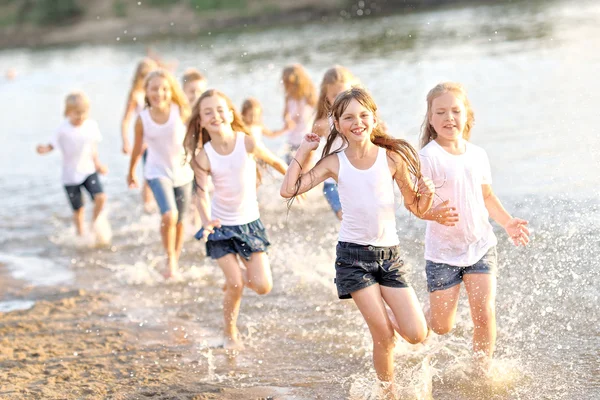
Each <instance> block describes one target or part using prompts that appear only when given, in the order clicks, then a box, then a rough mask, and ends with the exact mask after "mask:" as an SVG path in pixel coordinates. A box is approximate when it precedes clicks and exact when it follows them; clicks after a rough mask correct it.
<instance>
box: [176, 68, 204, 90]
mask: <svg viewBox="0 0 600 400" xmlns="http://www.w3.org/2000/svg"><path fill="white" fill-rule="evenodd" d="M205 80H206V78H205V77H204V75H202V73H201V72H200V71H198V70H197V69H196V68H188V69H186V70H185V71H184V72H183V76H182V77H181V86H185V84H186V83H188V82H194V81H205Z"/></svg>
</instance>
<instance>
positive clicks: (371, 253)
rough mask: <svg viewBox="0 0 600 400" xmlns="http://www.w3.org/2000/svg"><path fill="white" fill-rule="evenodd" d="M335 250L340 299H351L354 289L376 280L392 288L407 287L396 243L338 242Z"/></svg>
mask: <svg viewBox="0 0 600 400" xmlns="http://www.w3.org/2000/svg"><path fill="white" fill-rule="evenodd" d="M335 252H336V258H335V284H336V287H337V291H338V297H339V298H340V299H350V298H352V293H353V292H356V291H358V290H361V289H364V288H366V287H368V286H371V285H374V284H376V283H378V284H380V285H381V286H387V287H395V288H405V287H409V284H408V281H407V280H406V267H405V266H404V261H402V260H401V259H400V250H399V247H398V246H391V247H376V246H363V245H360V244H355V243H347V242H338V244H337V247H336V249H335Z"/></svg>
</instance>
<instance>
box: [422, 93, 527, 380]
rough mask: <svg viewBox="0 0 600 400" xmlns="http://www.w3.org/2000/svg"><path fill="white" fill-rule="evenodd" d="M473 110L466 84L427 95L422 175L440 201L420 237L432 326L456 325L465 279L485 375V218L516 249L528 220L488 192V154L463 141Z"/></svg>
mask: <svg viewBox="0 0 600 400" xmlns="http://www.w3.org/2000/svg"><path fill="white" fill-rule="evenodd" d="M473 122H474V117H473V110H472V109H471V105H470V104H469V100H468V99H467V95H466V92H465V90H464V89H463V87H462V86H461V85H459V84H457V83H453V82H445V83H440V84H438V85H437V86H435V87H434V88H433V89H431V90H430V91H429V93H428V94H427V115H426V117H425V121H424V122H423V130H422V135H421V147H422V149H421V151H420V153H419V155H420V158H421V166H422V173H423V176H425V177H429V178H431V179H432V180H433V183H434V185H435V187H436V191H437V193H436V194H437V196H436V197H438V198H439V199H441V200H436V201H435V204H434V206H435V207H433V208H431V209H430V210H429V211H428V212H427V213H425V215H424V219H426V220H428V222H427V230H426V235H425V260H426V267H425V268H426V273H427V288H428V291H429V300H430V309H429V311H428V312H427V313H426V314H427V322H428V325H429V328H430V329H432V330H433V331H434V332H436V333H438V334H440V335H443V334H445V333H448V332H449V331H450V330H451V329H452V327H453V326H454V320H455V317H456V309H457V306H458V296H459V293H460V284H461V282H464V284H465V288H466V290H467V295H468V297H469V304H470V306H471V318H472V319H473V324H474V326H475V329H474V333H473V351H474V352H475V354H476V355H477V356H479V358H478V360H479V361H481V363H482V364H481V366H482V367H483V369H484V371H485V370H487V369H488V368H489V362H490V361H491V357H492V354H493V352H494V346H495V343H496V314H495V301H496V270H497V260H496V243H497V240H496V236H495V235H494V231H493V229H492V225H491V224H490V222H489V217H491V218H492V219H493V220H494V221H496V222H497V223H498V224H499V225H500V226H502V227H503V228H504V230H505V231H506V233H507V234H508V236H509V237H510V238H511V239H512V241H513V243H514V244H515V245H516V246H519V245H523V246H525V245H526V244H527V243H528V242H529V230H528V229H527V226H526V225H527V221H525V220H522V219H519V218H514V217H512V216H511V215H510V214H509V213H508V212H507V211H506V210H505V209H504V207H503V206H502V204H501V203H500V200H499V199H498V198H497V197H496V195H495V194H494V192H493V191H492V186H491V184H492V175H491V172H490V163H489V161H488V156H487V154H486V152H485V151H484V150H483V149H482V148H480V147H478V146H475V145H474V144H472V143H470V142H469V141H468V140H469V138H470V136H471V128H472V127H473Z"/></svg>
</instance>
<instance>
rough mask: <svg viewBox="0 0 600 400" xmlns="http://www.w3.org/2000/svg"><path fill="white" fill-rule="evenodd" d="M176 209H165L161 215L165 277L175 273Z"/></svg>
mask: <svg viewBox="0 0 600 400" xmlns="http://www.w3.org/2000/svg"><path fill="white" fill-rule="evenodd" d="M176 223H177V211H167V212H166V213H164V214H163V215H162V217H161V224H160V235H161V238H162V243H163V247H164V249H165V251H166V252H167V270H166V271H165V272H164V274H163V275H164V277H165V279H167V278H170V277H172V276H173V275H175V274H176V273H177V267H178V265H177V253H176V252H175V241H176V228H175V225H176Z"/></svg>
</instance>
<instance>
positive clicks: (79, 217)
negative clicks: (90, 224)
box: [73, 207, 85, 236]
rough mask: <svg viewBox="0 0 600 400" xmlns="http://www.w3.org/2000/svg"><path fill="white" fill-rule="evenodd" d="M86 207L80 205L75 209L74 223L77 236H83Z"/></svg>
mask: <svg viewBox="0 0 600 400" xmlns="http://www.w3.org/2000/svg"><path fill="white" fill-rule="evenodd" d="M84 214H85V213H84V208H83V207H80V208H79V209H78V210H75V211H73V223H74V224H75V232H77V236H83V231H84V220H83V218H84Z"/></svg>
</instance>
